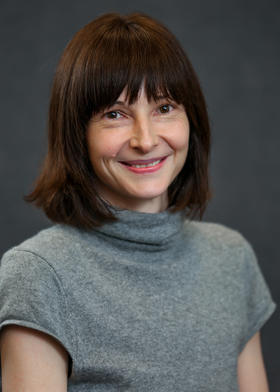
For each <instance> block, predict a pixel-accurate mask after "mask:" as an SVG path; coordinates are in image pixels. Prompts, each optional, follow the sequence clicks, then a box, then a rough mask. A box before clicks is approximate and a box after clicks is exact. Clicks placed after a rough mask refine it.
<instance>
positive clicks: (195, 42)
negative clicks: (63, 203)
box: [0, 0, 280, 392]
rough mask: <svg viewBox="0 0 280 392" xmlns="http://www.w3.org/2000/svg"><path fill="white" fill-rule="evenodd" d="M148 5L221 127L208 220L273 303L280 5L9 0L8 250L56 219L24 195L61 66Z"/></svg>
mask: <svg viewBox="0 0 280 392" xmlns="http://www.w3.org/2000/svg"><path fill="white" fill-rule="evenodd" d="M111 11H117V12H121V13H127V12H130V11H143V12H146V13H148V14H150V15H151V16H154V17H156V18H158V19H159V20H161V21H162V22H163V23H165V24H166V25H167V26H168V27H169V28H170V29H171V30H172V31H173V32H174V33H175V35H176V36H177V37H178V39H179V40H180V41H181V43H182V45H183V47H184V48H185V50H186V51H187V53H188V55H189V57H190V59H191V61H192V63H193V65H194V67H195V69H196V71H197V73H198V75H199V77H200V81H201V84H202V88H203V90H204V93H205V96H206V99H207V102H208V108H209V114H210V119H211V124H212V132H213V148H212V155H211V179H212V188H213V191H214V197H213V200H212V202H211V203H210V205H209V208H208V211H207V213H206V215H205V217H204V220H207V221H213V222H220V223H223V224H225V225H227V226H229V227H232V228H234V229H237V230H239V231H240V232H241V233H242V234H243V235H244V236H245V237H246V238H247V239H248V240H249V241H250V242H251V244H252V245H253V247H254V249H255V251H256V253H257V256H258V259H259V263H260V266H261V269H262V271H263V274H264V276H265V278H266V280H267V283H268V285H269V286H270V288H271V292H272V295H273V298H274V300H275V301H276V302H277V303H278V302H279V299H280V289H279V281H280V279H279V278H280V274H279V269H280V266H279V264H278V262H279V255H280V251H279V241H280V238H279V237H280V236H279V230H278V222H279V218H280V207H279V198H280V181H279V169H280V158H279V155H280V154H279V147H280V143H279V139H280V132H279V131H280V129H279V124H280V116H279V102H280V100H279V88H280V77H279V70H280V53H279V38H280V2H279V1H277V0H275V1H273V0H269V1H265V2H264V1H246V0H243V1H234V0H231V1H227V0H224V1H222V0H221V1H218V0H211V1H208V0H204V1H203V0H195V1H192V2H191V1H190V2H187V1H176V0H174V1H172V0H169V1H166V2H163V1H153V2H150V1H148V0H142V1H141V2H140V1H135V2H134V3H131V2H130V1H128V0H119V1H117V2H116V1H113V0H111V1H109V0H103V1H101V2H98V3H95V2H94V1H89V0H88V1H79V2H78V1H74V0H67V1H66V0H64V1H62V0H58V1H26V2H23V1H20V0H16V1H11V0H10V1H3V0H2V1H1V3H0V31H1V34H0V48H1V73H0V74H1V75H0V77H1V89H0V94H1V106H0V110H1V145H0V175H1V192H0V198H1V200H0V206H1V207H0V208H1V223H0V225H1V228H0V230H1V237H0V252H1V254H2V253H3V252H4V251H5V250H6V249H8V248H9V247H11V246H12V245H15V244H17V243H19V242H20V241H22V240H24V239H25V238H27V237H29V236H31V235H32V234H34V233H36V232H37V231H38V230H40V229H42V228H44V227H46V226H48V225H49V224H50V222H48V220H47V219H46V218H45V217H44V216H43V214H42V213H41V212H40V211H37V210H36V208H35V207H32V206H30V205H27V204H26V203H25V202H23V201H22V196H23V195H24V194H26V193H27V192H29V191H30V189H31V185H32V182H33V180H34V179H35V177H36V174H37V173H38V170H39V165H40V164H41V162H42V158H43V154H44V152H45V151H46V133H45V129H46V114H47V105H48V96H49V88H50V83H51V78H52V75H53V72H54V69H55V65H56V63H57V61H58V58H59V56H60V54H61V51H62V50H63V48H64V47H65V45H66V43H67V42H68V41H69V40H70V39H71V37H72V36H73V34H74V33H75V32H76V31H77V30H79V29H80V28H81V27H82V26H83V25H84V24H86V23H87V22H89V21H90V20H91V19H93V18H95V17H96V16H98V15H99V14H101V13H104V12H111ZM279 328H280V320H279V310H278V311H277V312H275V313H274V315H273V316H272V318H271V319H270V320H269V322H268V323H267V324H266V325H265V326H264V328H263V329H262V341H263V351H264V358H265V362H266V367H267V373H268V378H269V381H270V385H271V391H272V392H273V391H274V392H276V391H278V390H279V387H280V360H279V349H280V343H279Z"/></svg>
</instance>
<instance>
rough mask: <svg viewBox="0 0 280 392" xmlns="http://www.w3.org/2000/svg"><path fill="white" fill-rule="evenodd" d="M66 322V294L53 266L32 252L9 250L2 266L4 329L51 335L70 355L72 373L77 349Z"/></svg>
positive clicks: (0, 324) (0, 319) (0, 315)
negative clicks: (16, 327)
mask: <svg viewBox="0 0 280 392" xmlns="http://www.w3.org/2000/svg"><path fill="white" fill-rule="evenodd" d="M66 323H67V306H66V301H65V295H64V292H63V287H62V284H61V281H60V279H59V278H58V276H57V274H56V272H55V271H54V269H53V267H52V266H51V265H50V264H49V263H48V262H47V261H46V260H44V259H43V258H41V257H40V256H38V255H36V254H33V253H32V252H30V251H25V250H15V249H11V250H9V251H8V252H6V253H5V254H4V256H3V257H2V260H1V265H0V332H1V330H2V328H3V327H4V326H6V325H8V324H16V325H20V326H24V327H29V328H33V329H36V330H38V331H41V332H45V333H47V334H48V335H51V336H52V337H54V338H55V339H56V340H57V341H58V342H59V343H60V344H61V345H62V346H64V348H65V349H66V351H67V352H68V354H69V356H70V362H69V372H68V376H69V375H70V373H71V370H72V363H73V360H72V352H73V349H72V343H71V337H70V336H68V335H67V333H66V331H69V328H67V327H66Z"/></svg>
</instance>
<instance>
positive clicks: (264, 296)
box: [239, 240, 276, 352]
mask: <svg viewBox="0 0 280 392" xmlns="http://www.w3.org/2000/svg"><path fill="white" fill-rule="evenodd" d="M244 260H245V263H244V277H243V278H244V280H243V282H244V284H243V287H244V308H243V312H244V314H243V316H244V328H243V336H242V338H241V342H240V349H239V352H241V351H242V350H243V348H244V346H245V345H246V343H247V342H248V341H249V340H250V339H251V337H253V335H254V334H255V333H256V332H258V331H259V330H260V329H261V328H262V326H263V325H264V324H265V323H266V321H267V320H268V319H269V318H270V316H271V315H272V313H273V312H274V310H275V308H276V304H275V302H274V301H273V299H272V297H271V293H270V289H269V287H268V285H267V283H266V281H265V278H264V276H263V274H262V271H261V269H260V266H259V263H258V260H257V257H256V254H255V252H254V250H253V248H252V246H251V244H250V243H249V242H248V241H247V240H245V246H244Z"/></svg>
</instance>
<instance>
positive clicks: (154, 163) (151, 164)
mask: <svg viewBox="0 0 280 392" xmlns="http://www.w3.org/2000/svg"><path fill="white" fill-rule="evenodd" d="M159 162H160V159H159V160H158V161H155V162H153V163H149V164H148V165H131V166H133V167H137V168H141V167H151V166H155V165H157V164H158V163H159Z"/></svg>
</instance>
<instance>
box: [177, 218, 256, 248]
mask: <svg viewBox="0 0 280 392" xmlns="http://www.w3.org/2000/svg"><path fill="white" fill-rule="evenodd" d="M184 230H185V232H186V233H187V234H189V235H191V236H193V237H194V238H196V239H199V240H204V241H206V242H207V243H209V244H211V245H217V246H226V247H234V248H236V247H238V248H244V247H248V246H250V244H249V242H248V240H247V239H246V238H245V237H244V236H243V235H242V234H241V233H240V232H239V231H238V230H236V229H233V228H230V227H228V226H225V225H223V224H221V223H213V222H201V221H186V222H185V224H184Z"/></svg>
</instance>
